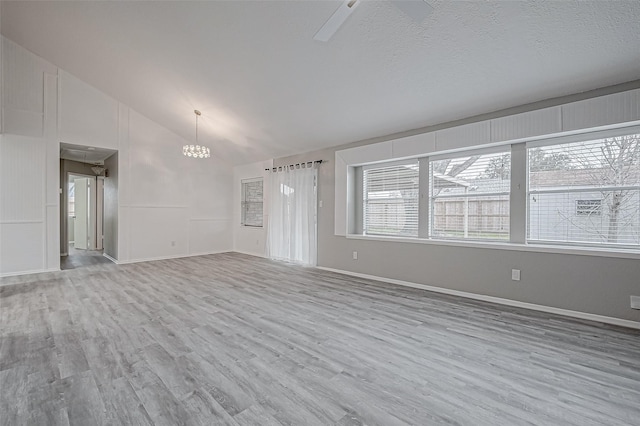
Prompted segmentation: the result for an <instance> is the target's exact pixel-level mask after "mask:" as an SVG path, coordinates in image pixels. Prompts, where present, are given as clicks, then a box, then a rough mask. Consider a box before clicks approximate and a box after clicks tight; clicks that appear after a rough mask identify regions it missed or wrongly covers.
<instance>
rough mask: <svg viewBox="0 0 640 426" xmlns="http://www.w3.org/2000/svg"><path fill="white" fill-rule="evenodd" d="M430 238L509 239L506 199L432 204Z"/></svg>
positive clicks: (442, 200) (443, 200) (445, 200)
mask: <svg viewBox="0 0 640 426" xmlns="http://www.w3.org/2000/svg"><path fill="white" fill-rule="evenodd" d="M431 235H432V236H433V237H438V238H470V239H491V240H508V239H509V196H508V195H501V196H488V197H459V198H458V197H455V198H440V199H437V198H436V199H435V200H433V202H432V222H431Z"/></svg>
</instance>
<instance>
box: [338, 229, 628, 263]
mask: <svg viewBox="0 0 640 426" xmlns="http://www.w3.org/2000/svg"><path fill="white" fill-rule="evenodd" d="M346 238H347V239H351V240H366V241H388V242H394V243H411V244H427V245H436V246H450V247H466V248H482V249H490V250H514V251H530V252H537V253H555V254H570V255H578V256H599V257H616V258H621V259H639V260H640V250H635V249H626V250H625V249H611V248H600V247H574V246H563V245H550V244H518V243H509V242H498V241H459V240H439V239H431V238H430V239H427V238H407V237H393V236H388V237H387V236H382V235H361V234H347V235H346Z"/></svg>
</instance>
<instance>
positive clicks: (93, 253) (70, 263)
mask: <svg viewBox="0 0 640 426" xmlns="http://www.w3.org/2000/svg"><path fill="white" fill-rule="evenodd" d="M68 253H69V255H68V256H60V269H63V270H64V269H78V268H83V267H86V266H93V265H100V264H104V263H111V261H110V260H109V259H107V258H106V257H104V256H103V255H102V250H77V249H76V248H75V247H74V246H73V244H69V252H68Z"/></svg>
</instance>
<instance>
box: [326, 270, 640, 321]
mask: <svg viewBox="0 0 640 426" xmlns="http://www.w3.org/2000/svg"><path fill="white" fill-rule="evenodd" d="M317 268H318V269H322V270H323V271H329V272H336V273H338V274H344V275H351V276H354V277H358V278H366V279H369V280H375V281H382V282H386V283H390V284H397V285H402V286H405V287H413V288H418V289H421V290H427V291H433V292H435V293H443V294H449V295H452V296H460V297H465V298H467V299H475V300H482V301H484V302H491V303H497V304H500V305H506V306H514V307H517V308H524V309H531V310H533V311H540V312H547V313H550V314H557V315H563V316H566V317H571V318H579V319H584V320H589V321H596V322H602V323H605V324H612V325H619V326H621V327H628V328H634V329H638V330H640V322H637V321H630V320H625V319H622V318H615V317H608V316H604V315H597V314H590V313H588V312H580V311H571V310H569V309H561V308H554V307H552V306H545V305H537V304H535V303H527V302H520V301H518V300H512V299H503V298H501V297H494V296H487V295H484V294H476V293H468V292H466V291H459V290H452V289H448V288H443V287H434V286H430V285H426V284H418V283H412V282H409V281H402V280H396V279H393V278H384V277H378V276H375V275H369V274H361V273H359V272H351V271H344V270H341V269H333V268H326V267H324V266H317Z"/></svg>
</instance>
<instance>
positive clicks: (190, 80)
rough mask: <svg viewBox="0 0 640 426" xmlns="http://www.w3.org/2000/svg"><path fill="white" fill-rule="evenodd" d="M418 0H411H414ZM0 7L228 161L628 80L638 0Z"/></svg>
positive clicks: (81, 67) (111, 89) (10, 20)
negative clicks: (408, 8)
mask: <svg viewBox="0 0 640 426" xmlns="http://www.w3.org/2000/svg"><path fill="white" fill-rule="evenodd" d="M419 1H422V0H419ZM427 1H428V3H429V4H430V5H431V6H432V7H433V10H432V11H431V13H430V14H429V15H428V16H427V17H426V18H425V19H424V20H423V21H421V22H419V21H416V19H414V18H415V17H411V16H409V15H407V14H406V13H405V12H403V10H402V8H400V7H398V4H397V2H396V1H392V0H385V1H366V0H364V1H363V2H362V3H361V4H360V5H359V6H358V7H357V9H355V10H354V11H353V13H352V14H351V16H350V17H349V18H348V20H347V21H346V23H345V24H344V25H343V26H342V27H341V28H340V29H339V30H338V32H337V33H336V34H335V35H334V36H333V38H332V39H331V40H330V41H329V42H326V43H324V42H320V41H315V40H313V36H314V34H315V33H316V32H317V31H318V29H319V28H320V27H321V26H322V25H323V23H324V22H325V21H327V19H328V18H329V17H330V16H331V15H332V14H333V12H334V11H335V10H336V9H337V8H338V7H339V5H340V4H341V3H342V2H341V1H198V2H195V1H194V2H192V1H174V2H168V1H159V2H155V1H137V2H120V1H117V2H116V1H88V2H58V1H44V2H35V1H16V2H12V1H3V2H2V5H1V14H2V22H1V26H0V28H1V30H2V34H3V35H5V36H6V37H8V38H9V39H11V40H13V41H14V42H16V43H18V44H20V45H22V46H24V47H25V48H27V49H29V50H31V51H32V52H34V53H36V54H38V55H40V56H42V57H43V58H45V59H47V60H49V61H50V62H52V63H54V64H55V65H57V66H59V67H60V68H62V69H64V70H66V71H68V72H70V73H72V74H74V75H76V76H77V77H79V78H80V79H82V80H85V81H86V82H88V83H90V84H91V85H93V86H95V87H96V88H98V89H100V90H102V91H103V92H105V93H107V94H109V95H110V96H112V97H114V98H116V99H118V100H120V101H122V102H124V103H126V104H128V105H129V106H131V107H132V108H134V109H136V110H137V111H139V112H140V113H142V114H144V115H146V116H147V117H149V118H151V119H152V120H154V121H156V122H158V123H160V124H162V125H164V126H166V127H167V128H169V129H170V130H172V131H174V132H175V133H177V134H179V135H181V136H183V137H185V138H186V139H190V140H192V139H193V137H194V115H193V110H194V109H199V110H201V111H202V119H201V121H200V141H202V142H205V141H206V143H207V144H208V145H210V146H212V147H213V154H214V155H219V156H221V157H223V158H225V159H227V160H228V161H231V162H233V163H235V164H240V163H247V162H251V161H256V160H262V159H266V158H272V157H279V156H284V155H291V154H295V153H300V152H305V151H311V150H315V149H320V148H323V147H329V146H335V145H340V144H344V143H348V142H352V141H357V140H362V139H366V138H370V137H375V136H382V135H387V134H391V133H394V132H399V131H404V130H410V129H416V128H420V127H424V126H427V125H432V124H437V123H441V122H445V121H450V120H455V119H459V118H464V117H468V116H472V115H476V114H480V113H484V112H490V111H494V110H499V109H503V108H507V107H510V106H515V105H520V104H524V103H529V102H534V101H537V100H541V99H545V98H550V97H555V96H561V95H565V94H571V93H576V92H581V91H585V90H590V89H594V88H598V87H603V86H608V85H612V84H616V83H621V82H626V81H631V80H635V79H638V78H640V2H638V1H615V2H614V1H593V2H590V1H580V2H575V1H548V2H542V1H538V2H519V1H518V2H514V1H493V2H484V1H483V2H480V1H478V2H461V1H440V0H427Z"/></svg>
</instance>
